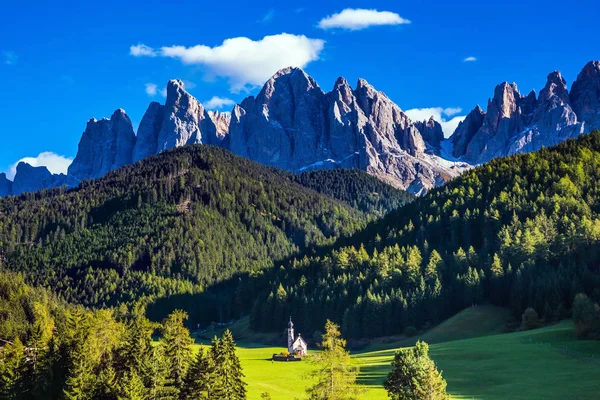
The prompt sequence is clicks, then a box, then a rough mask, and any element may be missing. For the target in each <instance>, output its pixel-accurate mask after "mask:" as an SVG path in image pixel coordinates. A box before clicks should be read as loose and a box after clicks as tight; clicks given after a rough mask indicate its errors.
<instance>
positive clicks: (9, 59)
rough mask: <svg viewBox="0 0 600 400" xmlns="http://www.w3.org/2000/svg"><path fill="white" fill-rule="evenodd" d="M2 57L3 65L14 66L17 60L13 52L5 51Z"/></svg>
mask: <svg viewBox="0 0 600 400" xmlns="http://www.w3.org/2000/svg"><path fill="white" fill-rule="evenodd" d="M2 55H3V56H4V64H8V65H15V64H16V63H17V61H18V60H19V57H18V56H17V55H16V54H15V53H14V52H13V51H8V50H5V51H3V52H2Z"/></svg>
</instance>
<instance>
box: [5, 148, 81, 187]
mask: <svg viewBox="0 0 600 400" xmlns="http://www.w3.org/2000/svg"><path fill="white" fill-rule="evenodd" d="M20 162H24V163H27V164H29V165H31V166H33V167H42V166H43V167H46V168H48V171H50V172H52V173H53V174H66V173H67V168H69V165H71V163H72V162H73V159H72V158H69V157H64V156H59V155H58V154H56V153H52V152H50V151H45V152H43V153H40V154H39V155H38V156H37V157H25V158H21V159H20V160H19V161H17V162H16V163H14V164H13V165H11V166H10V167H9V168H8V172H7V173H6V177H7V178H8V179H11V180H12V179H14V177H15V174H16V173H17V165H19V163H20Z"/></svg>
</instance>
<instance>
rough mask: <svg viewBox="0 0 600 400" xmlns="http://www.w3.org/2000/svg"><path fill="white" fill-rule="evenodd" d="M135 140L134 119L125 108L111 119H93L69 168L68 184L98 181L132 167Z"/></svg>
mask: <svg viewBox="0 0 600 400" xmlns="http://www.w3.org/2000/svg"><path fill="white" fill-rule="evenodd" d="M135 141H136V137H135V134H134V133H133V127H132V125H131V120H130V119H129V117H128V116H127V114H126V113H125V111H124V110H123V109H118V110H116V111H115V112H114V113H113V115H112V116H111V117H110V119H107V118H103V119H101V120H99V121H98V120H96V119H90V120H89V121H88V123H87V126H86V129H85V131H84V132H83V135H82V136H81V140H80V141H79V148H78V150H77V155H76V156H75V159H74V160H73V163H72V164H71V165H70V166H69V172H68V175H69V178H70V182H69V183H70V184H77V182H80V181H82V180H85V179H91V178H99V177H101V176H103V175H104V174H106V173H107V172H108V171H111V170H113V169H116V168H120V167H122V166H123V165H126V164H130V163H131V159H132V153H133V148H134V145H135ZM71 179H72V180H74V182H71Z"/></svg>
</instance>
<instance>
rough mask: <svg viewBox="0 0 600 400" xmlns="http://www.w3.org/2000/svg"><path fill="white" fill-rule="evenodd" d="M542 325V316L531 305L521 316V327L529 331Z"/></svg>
mask: <svg viewBox="0 0 600 400" xmlns="http://www.w3.org/2000/svg"><path fill="white" fill-rule="evenodd" d="M539 327H540V317H539V315H538V313H537V311H535V310H534V309H533V308H531V307H529V308H528V309H526V310H525V311H524V312H523V316H522V317H521V329H523V330H524V331H528V330H531V329H536V328H539Z"/></svg>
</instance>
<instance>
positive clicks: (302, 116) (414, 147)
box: [0, 61, 600, 196]
mask: <svg viewBox="0 0 600 400" xmlns="http://www.w3.org/2000/svg"><path fill="white" fill-rule="evenodd" d="M599 127H600V62H599V61H591V62H589V63H588V64H587V65H586V66H585V67H584V68H583V70H582V71H581V72H580V73H579V75H578V76H577V79H576V81H575V82H574V83H573V85H572V87H571V90H570V91H569V90H568V88H567V84H566V82H565V80H564V78H563V77H562V76H561V74H560V72H558V71H555V72H552V73H550V74H549V75H548V79H547V83H546V85H545V86H544V88H543V89H542V90H541V91H540V93H539V95H537V94H536V93H535V91H532V92H530V93H529V94H527V95H523V94H521V93H520V91H519V89H518V87H517V85H516V84H515V83H512V84H509V83H508V82H504V83H501V84H500V85H498V86H496V88H495V90H494V95H493V97H492V98H491V99H489V101H488V104H487V109H486V110H485V111H484V110H483V109H482V108H481V107H480V106H476V107H475V108H474V109H473V110H472V111H471V112H470V113H469V114H468V115H467V117H466V118H465V119H464V121H462V122H461V123H460V124H459V125H458V127H457V129H456V130H455V132H454V133H453V134H452V135H451V136H450V137H449V138H448V139H445V138H444V134H443V131H442V127H441V125H440V123H439V122H438V121H435V120H434V119H433V118H430V119H429V120H426V121H411V120H410V118H409V117H408V116H407V115H406V114H405V113H404V112H403V111H402V109H401V108H400V107H399V106H398V105H396V104H395V103H394V102H392V101H391V100H390V99H389V98H388V97H387V96H386V95H385V94H384V93H383V92H381V91H378V90H376V89H375V88H374V87H373V86H371V85H370V84H369V83H368V82H367V81H366V80H364V79H359V80H358V82H357V84H356V85H355V87H354V88H352V87H351V86H350V85H349V84H348V82H347V81H346V80H345V79H344V78H338V79H337V81H336V82H335V84H334V86H333V89H332V90H331V91H330V92H327V93H326V92H324V91H323V90H322V89H321V88H320V87H319V85H318V84H317V82H316V81H315V80H314V79H313V78H312V77H310V76H309V75H307V74H306V73H305V72H304V71H303V70H301V69H299V68H291V67H290V68H285V69H283V70H280V71H278V72H277V73H276V74H275V75H273V77H272V78H271V79H269V80H268V81H267V82H266V83H265V85H264V86H263V88H262V90H261V91H260V93H258V95H257V96H250V97H247V98H246V99H244V100H243V101H242V102H241V103H240V104H238V105H236V106H235V107H234V108H233V110H232V111H231V113H219V112H211V111H208V110H206V109H205V108H204V106H203V105H202V104H201V103H200V102H199V101H198V100H197V99H196V98H194V97H193V96H192V95H191V94H189V93H188V92H187V91H186V90H185V87H184V84H183V82H182V81H180V80H171V81H169V82H168V84H167V96H166V101H165V104H164V105H163V104H159V103H157V102H152V103H150V105H149V106H148V109H147V110H146V112H145V114H144V116H143V118H142V120H141V122H140V125H139V128H138V131H137V135H136V133H135V132H134V129H133V125H132V123H131V120H130V119H129V117H128V116H127V114H126V113H125V111H124V110H122V109H118V110H116V111H115V112H114V113H113V115H112V116H111V118H110V119H107V118H104V119H102V120H96V119H91V120H89V121H88V123H87V126H86V129H85V131H84V132H83V134H82V137H81V140H80V142H79V147H78V151H77V155H76V157H75V159H74V160H73V163H72V164H71V166H70V167H69V169H68V173H67V175H66V176H65V175H52V174H51V173H50V172H49V171H48V170H47V168H45V167H31V166H29V165H27V164H25V163H21V164H19V165H18V166H17V173H16V175H15V179H14V182H11V181H9V180H8V179H7V178H6V175H4V174H0V196H6V195H10V194H15V195H16V194H20V193H23V192H33V191H37V190H40V189H45V188H51V187H56V186H63V185H68V186H76V185H78V184H79V183H80V182H82V181H84V180H88V179H97V178H100V177H102V176H103V175H104V174H106V173H107V172H108V171H111V170H114V169H117V168H120V167H122V166H124V165H128V164H131V163H135V162H137V161H139V160H142V159H144V158H146V157H148V156H151V155H154V154H158V153H160V152H162V151H164V150H167V149H170V148H174V147H180V146H184V145H187V144H209V145H216V146H219V147H222V148H225V149H227V150H230V151H232V152H233V153H235V154H238V155H241V156H244V157H247V158H250V159H252V160H254V161H258V162H260V163H263V164H266V165H270V166H274V167H278V168H282V169H285V170H290V171H296V172H302V171H310V170H318V169H333V168H357V169H361V170H364V171H367V172H368V173H369V174H371V175H373V176H375V177H377V178H379V179H381V180H382V181H384V182H386V183H389V184H391V185H392V186H394V187H396V188H398V189H403V190H406V191H409V192H411V193H413V194H417V195H419V194H423V193H425V192H427V191H428V190H430V189H432V188H434V187H436V186H440V185H442V184H444V183H445V182H447V181H448V180H450V179H452V178H454V177H456V176H458V175H460V174H461V173H462V172H464V171H465V170H467V169H470V168H471V167H472V166H473V165H478V164H481V163H485V162H487V161H489V160H491V159H493V158H496V157H500V156H506V155H512V154H518V153H522V152H531V151H535V150H538V149H540V148H542V147H549V146H553V145H556V144H558V143H560V142H562V141H564V140H566V139H568V138H573V137H577V136H579V135H581V134H584V133H587V132H590V131H591V130H593V129H595V128H599Z"/></svg>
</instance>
